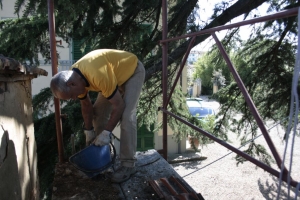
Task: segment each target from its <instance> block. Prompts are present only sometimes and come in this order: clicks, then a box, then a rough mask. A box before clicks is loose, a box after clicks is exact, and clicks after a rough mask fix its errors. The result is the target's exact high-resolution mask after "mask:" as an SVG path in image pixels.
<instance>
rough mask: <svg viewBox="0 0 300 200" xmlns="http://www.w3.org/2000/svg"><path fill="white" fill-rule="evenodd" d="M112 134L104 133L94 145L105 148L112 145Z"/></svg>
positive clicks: (97, 138)
mask: <svg viewBox="0 0 300 200" xmlns="http://www.w3.org/2000/svg"><path fill="white" fill-rule="evenodd" d="M111 134H112V133H111V132H109V131H106V130H104V131H102V132H101V133H100V134H99V135H98V136H97V137H96V139H95V141H94V144H95V145H96V146H104V145H108V144H109V143H110V140H111Z"/></svg>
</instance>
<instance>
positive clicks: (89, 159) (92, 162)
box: [69, 144, 116, 177]
mask: <svg viewBox="0 0 300 200" xmlns="http://www.w3.org/2000/svg"><path fill="white" fill-rule="evenodd" d="M111 146H112V148H113V151H114V152H113V154H114V155H113V157H112V153H111ZM115 155H116V154H115V149H114V146H113V145H112V144H111V145H105V146H95V145H90V146H88V147H86V148H84V149H83V150H81V151H79V152H78V153H76V154H74V155H73V156H71V157H70V159H69V161H70V163H71V164H73V165H74V166H75V167H76V168H77V169H79V170H80V171H82V172H84V173H85V174H86V175H87V176H88V177H93V176H96V175H98V174H99V173H101V172H102V171H104V170H106V169H107V168H109V167H110V166H112V165H113V163H114V160H115Z"/></svg>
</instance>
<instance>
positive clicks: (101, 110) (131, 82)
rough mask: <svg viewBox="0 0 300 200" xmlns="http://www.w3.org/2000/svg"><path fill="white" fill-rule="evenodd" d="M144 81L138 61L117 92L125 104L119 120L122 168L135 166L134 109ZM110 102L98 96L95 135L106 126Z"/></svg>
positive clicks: (135, 130) (135, 136)
mask: <svg viewBox="0 0 300 200" xmlns="http://www.w3.org/2000/svg"><path fill="white" fill-rule="evenodd" d="M144 80H145V68H144V65H143V64H142V63H141V62H140V61H138V65H137V68H136V70H135V71H134V74H133V75H132V76H131V77H130V79H128V80H127V81H126V82H125V83H124V84H123V85H122V86H120V87H119V91H120V93H121V95H122V98H123V100H124V102H125V110H124V112H123V114H122V118H121V120H120V125H121V136H120V154H119V158H120V161H121V165H122V166H126V167H134V166H135V161H136V158H135V153H136V145H137V121H136V107H137V104H138V100H139V97H140V93H141V91H142V86H143V83H144ZM111 110H112V108H111V104H110V102H109V101H108V100H107V99H106V98H105V97H103V96H102V94H101V93H99V94H98V97H97V100H96V102H95V103H94V105H93V112H94V116H93V126H94V128H95V131H96V133H98V134H99V133H101V132H102V131H103V130H104V128H105V125H106V124H107V122H108V120H109V117H110V113H111Z"/></svg>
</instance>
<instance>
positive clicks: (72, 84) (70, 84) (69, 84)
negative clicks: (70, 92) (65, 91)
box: [67, 79, 75, 87]
mask: <svg viewBox="0 0 300 200" xmlns="http://www.w3.org/2000/svg"><path fill="white" fill-rule="evenodd" d="M74 85H75V82H74V81H73V80H70V79H69V80H68V81H67V86H69V87H70V86H74Z"/></svg>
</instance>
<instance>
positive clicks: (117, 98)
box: [105, 90, 125, 132]
mask: <svg viewBox="0 0 300 200" xmlns="http://www.w3.org/2000/svg"><path fill="white" fill-rule="evenodd" d="M109 102H110V103H111V105H112V112H111V115H110V119H109V121H108V123H107V125H106V127H105V130H107V131H110V132H112V131H113V130H114V128H115V127H116V126H117V124H118V122H119V121H120V119H121V117H122V114H123V112H124V109H125V102H124V100H123V99H122V96H121V94H120V92H119V91H118V90H117V91H116V93H115V95H114V96H113V97H112V98H111V99H109Z"/></svg>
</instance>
